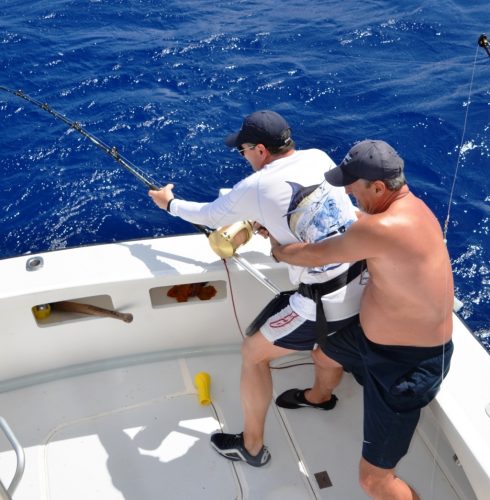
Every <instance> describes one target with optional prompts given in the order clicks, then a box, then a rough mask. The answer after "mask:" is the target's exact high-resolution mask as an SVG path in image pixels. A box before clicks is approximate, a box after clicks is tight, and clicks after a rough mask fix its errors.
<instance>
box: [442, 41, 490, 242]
mask: <svg viewBox="0 0 490 500" xmlns="http://www.w3.org/2000/svg"><path fill="white" fill-rule="evenodd" d="M478 45H479V46H480V47H482V48H483V49H484V50H485V52H486V53H487V54H488V56H489V57H490V48H489V44H488V38H487V35H485V33H482V34H481V35H480V37H479V38H478ZM477 56H478V47H477V48H476V50H475V58H474V60H473V70H472V72H471V79H470V88H469V91H468V100H467V103H468V104H467V106H466V112H465V117H464V124H463V133H462V134H461V143H460V145H459V153H458V160H457V161H456V169H455V171H454V176H453V183H452V186H451V192H450V194H449V202H448V208H447V215H446V220H445V221H444V229H443V237H444V241H445V242H447V232H448V228H449V219H450V217H451V206H452V201H453V195H454V188H455V187H456V179H457V177H458V169H459V164H460V161H461V157H462V156H463V144H464V139H465V134H466V124H467V123H468V113H469V109H470V104H471V93H472V90H473V80H474V77H475V68H476V59H477Z"/></svg>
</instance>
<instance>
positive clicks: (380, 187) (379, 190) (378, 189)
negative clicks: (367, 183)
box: [373, 181, 386, 195]
mask: <svg viewBox="0 0 490 500" xmlns="http://www.w3.org/2000/svg"><path fill="white" fill-rule="evenodd" d="M373 186H374V192H375V193H376V194H378V195H382V194H384V193H385V192H386V185H385V183H384V182H383V181H374V182H373Z"/></svg>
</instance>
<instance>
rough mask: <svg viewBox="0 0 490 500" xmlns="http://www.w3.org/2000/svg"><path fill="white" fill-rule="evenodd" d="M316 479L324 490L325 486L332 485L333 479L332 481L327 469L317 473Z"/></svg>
mask: <svg viewBox="0 0 490 500" xmlns="http://www.w3.org/2000/svg"><path fill="white" fill-rule="evenodd" d="M315 479H316V482H317V483H318V487H319V488H320V489H321V490H323V489H324V488H330V486H332V481H330V477H329V475H328V473H327V471H326V470H324V471H322V472H316V473H315Z"/></svg>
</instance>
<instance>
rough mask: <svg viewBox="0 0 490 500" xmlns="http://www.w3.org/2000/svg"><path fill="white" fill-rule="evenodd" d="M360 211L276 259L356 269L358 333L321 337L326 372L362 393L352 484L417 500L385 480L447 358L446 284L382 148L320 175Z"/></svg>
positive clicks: (439, 254) (376, 145)
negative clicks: (359, 273)
mask: <svg viewBox="0 0 490 500" xmlns="http://www.w3.org/2000/svg"><path fill="white" fill-rule="evenodd" d="M325 178H326V179H327V181H328V182H329V183H330V184H332V185H334V186H345V190H346V192H347V193H348V194H352V195H353V196H354V197H355V198H356V200H357V203H358V205H359V208H360V209H361V210H362V215H361V216H360V218H359V220H358V221H357V222H355V223H354V224H352V225H351V226H350V227H349V229H348V230H347V231H346V232H345V233H344V234H342V235H339V236H336V237H334V238H330V239H329V240H325V241H322V242H319V243H312V244H306V243H293V244H290V245H279V244H278V243H277V242H276V241H274V240H272V246H273V248H272V251H273V255H274V256H275V257H276V259H278V260H280V261H285V262H287V263H289V264H294V265H299V266H320V265H324V264H326V263H329V262H354V261H358V260H361V259H366V262H367V267H368V271H369V276H370V277H369V282H368V284H367V286H366V288H365V291H364V295H363V297H362V300H361V311H360V324H357V325H355V326H353V327H347V328H344V329H342V330H340V331H338V332H337V333H335V334H334V335H331V336H329V337H327V341H326V343H325V345H324V346H322V349H323V351H324V353H325V354H326V355H327V356H328V357H329V358H330V364H331V367H332V370H335V369H338V368H339V367H340V366H343V367H344V369H346V370H348V371H350V372H352V374H353V375H354V377H355V378H356V380H357V381H358V382H359V383H361V384H362V385H363V388H364V389H363V390H364V443H363V448H362V458H361V461H360V466H359V481H360V484H361V486H362V488H363V489H364V491H365V492H366V493H367V494H368V495H369V496H371V497H373V498H376V499H397V500H401V499H403V500H404V499H418V498H419V497H418V496H417V494H416V493H415V492H414V490H413V489H412V488H411V487H410V486H408V484H407V483H405V482H404V481H402V480H401V479H400V478H398V477H397V476H396V475H395V466H396V464H397V463H398V461H399V460H400V459H401V458H402V457H403V456H404V455H405V454H406V452H407V450H408V446H409V444H410V441H411V439H412V435H413V433H414V431H415V427H416V425H417V422H418V419H419V416H420V408H421V407H423V406H425V405H426V404H427V403H429V402H430V401H431V400H432V399H433V398H434V396H435V395H436V393H437V391H438V389H439V386H440V383H441V381H442V379H443V377H444V376H445V375H446V374H447V371H448V370H449V362H450V358H451V354H452V349H453V346H452V341H451V334H452V305H453V294H454V290H453V278H452V272H451V265H450V261H449V256H448V253H447V249H446V246H445V244H444V241H443V236H442V232H441V229H440V226H439V224H438V221H437V219H436V218H435V216H434V214H433V213H432V212H431V211H430V209H429V208H428V207H427V206H426V205H425V203H424V202H423V201H421V200H420V199H418V198H417V197H416V196H414V195H413V194H412V193H411V192H410V190H409V188H408V186H407V185H406V183H405V178H404V174H403V160H402V159H401V158H400V157H399V156H398V154H397V153H396V151H395V150H394V149H393V148H392V147H391V146H389V145H388V144H387V143H385V142H383V141H373V140H365V141H362V142H360V143H358V144H356V145H355V146H354V147H353V148H352V149H351V150H350V151H349V153H348V154H347V156H346V157H345V158H344V160H343V161H342V163H341V164H340V165H339V166H338V167H337V168H335V169H332V170H330V171H328V172H327V173H326V174H325Z"/></svg>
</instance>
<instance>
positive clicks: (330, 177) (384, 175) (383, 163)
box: [325, 139, 403, 186]
mask: <svg viewBox="0 0 490 500" xmlns="http://www.w3.org/2000/svg"><path fill="white" fill-rule="evenodd" d="M402 172H403V160H402V159H401V158H400V157H399V156H398V153H397V152H396V151H395V150H394V149H393V148H392V147H391V146H390V145H389V144H388V143H386V142H384V141H375V140H371V139H366V140H364V141H361V142H358V143H357V144H356V145H355V146H353V147H352V148H351V149H350V151H349V152H348V153H347V155H346V156H345V158H344V159H343V160H342V162H341V163H340V165H339V166H338V167H335V168H333V169H332V170H329V171H328V172H325V179H326V180H327V181H328V182H329V183H330V184H332V186H347V185H349V184H352V183H353V182H355V181H357V179H366V180H368V181H377V180H384V179H394V178H395V177H398V175H400V174H401V173H402Z"/></svg>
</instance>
